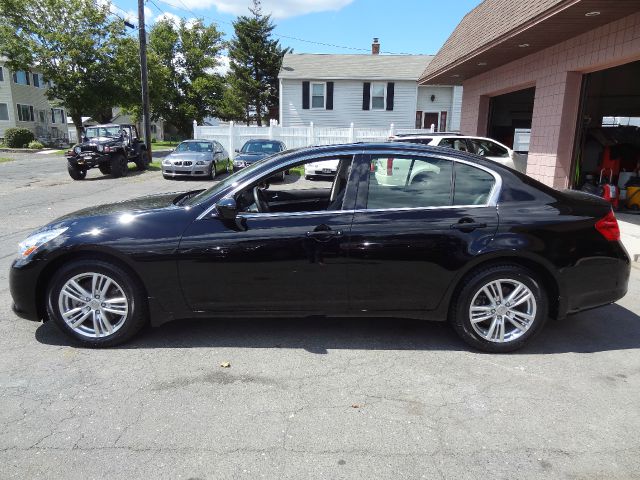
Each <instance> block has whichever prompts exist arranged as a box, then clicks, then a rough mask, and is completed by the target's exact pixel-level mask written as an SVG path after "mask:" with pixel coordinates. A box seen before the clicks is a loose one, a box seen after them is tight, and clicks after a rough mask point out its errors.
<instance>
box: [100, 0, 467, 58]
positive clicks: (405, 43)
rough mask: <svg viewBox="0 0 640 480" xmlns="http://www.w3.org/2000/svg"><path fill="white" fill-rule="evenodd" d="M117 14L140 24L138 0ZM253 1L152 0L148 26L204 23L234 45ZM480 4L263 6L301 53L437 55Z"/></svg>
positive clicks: (438, 0) (354, 1) (374, 0)
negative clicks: (376, 45) (178, 20)
mask: <svg viewBox="0 0 640 480" xmlns="http://www.w3.org/2000/svg"><path fill="white" fill-rule="evenodd" d="M111 2H112V4H113V5H112V11H113V12H114V13H115V14H116V15H118V16H121V17H128V18H129V20H132V21H134V22H135V23H137V13H136V12H137V1H136V0H111ZM250 3H251V2H250V0H146V4H145V5H146V7H145V12H146V13H145V15H146V19H145V24H146V25H147V26H150V25H152V24H153V23H154V22H156V21H157V20H158V18H163V17H174V18H175V17H183V18H185V19H187V20H188V19H190V18H203V19H204V21H205V23H207V24H208V23H212V22H215V23H216V24H217V26H218V27H219V29H220V30H221V31H223V32H224V33H225V37H226V38H227V39H230V38H231V36H232V35H233V26H232V25H231V23H232V22H233V21H234V20H235V18H236V17H237V16H238V15H244V14H247V13H248V6H249V4H250ZM479 3H480V0H449V1H442V0H396V1H395V2H393V1H389V0H262V9H263V11H264V12H265V13H271V14H272V16H273V21H274V23H275V24H276V29H275V31H274V33H275V34H277V35H279V40H280V42H281V44H282V45H283V46H285V47H291V48H293V50H294V52H296V53H369V52H370V51H371V42H372V40H373V37H378V38H379V39H380V43H381V52H382V53H395V54H402V53H408V54H436V53H437V52H438V50H439V49H440V47H441V46H442V44H443V43H444V42H445V40H446V39H447V38H448V37H449V35H450V34H451V32H452V31H453V29H454V28H455V27H456V25H457V24H458V23H459V22H460V20H461V19H462V17H463V16H464V15H465V14H466V13H467V12H469V11H470V10H471V9H473V8H474V7H475V6H476V5H478V4H479Z"/></svg>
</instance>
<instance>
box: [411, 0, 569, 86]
mask: <svg viewBox="0 0 640 480" xmlns="http://www.w3.org/2000/svg"><path fill="white" fill-rule="evenodd" d="M566 1H567V0H517V1H514V0H484V1H483V2H482V3H481V4H480V5H478V6H477V7H476V8H474V9H473V10H471V11H470V12H469V13H467V15H465V17H464V18H463V19H462V21H461V22H460V23H459V24H458V26H457V27H456V29H455V30H454V31H453V33H452V34H451V36H450V37H449V39H448V40H447V41H446V42H445V43H444V45H443V46H442V48H441V49H440V51H439V52H438V53H437V54H436V56H435V58H434V59H433V61H432V62H430V63H429V65H428V66H427V68H426V69H425V71H424V73H423V74H422V75H421V77H427V76H429V75H431V74H433V73H435V72H438V71H439V70H441V69H442V68H445V67H447V66H449V65H451V64H452V63H454V62H456V61H457V60H459V59H461V58H463V57H465V56H466V55H469V54H471V53H472V52H474V51H476V50H478V49H481V48H482V47H483V46H485V45H487V44H490V43H491V42H493V41H495V40H497V39H499V38H500V37H503V36H505V35H506V34H508V33H509V32H511V31H512V30H515V29H517V28H519V27H521V26H522V25H524V24H526V23H527V22H529V21H531V20H533V19H535V18H536V17H538V16H539V15H542V14H544V13H545V12H547V11H549V10H551V9H553V8H554V7H556V6H558V5H559V4H561V3H566Z"/></svg>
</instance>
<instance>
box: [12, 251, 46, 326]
mask: <svg viewBox="0 0 640 480" xmlns="http://www.w3.org/2000/svg"><path fill="white" fill-rule="evenodd" d="M40 263H41V262H38V261H35V262H29V263H24V262H23V261H21V260H19V259H16V260H14V261H13V263H12V264H11V269H10V271H9V291H10V293H11V298H12V299H13V305H12V309H13V311H14V312H15V313H16V315H18V316H19V317H22V318H25V319H27V320H33V321H39V320H42V319H43V317H44V311H40V310H39V308H38V295H39V293H41V292H40V288H41V286H40V285H38V277H39V275H40V273H41V270H42V269H43V268H44V266H43V265H40ZM42 263H43V262H42Z"/></svg>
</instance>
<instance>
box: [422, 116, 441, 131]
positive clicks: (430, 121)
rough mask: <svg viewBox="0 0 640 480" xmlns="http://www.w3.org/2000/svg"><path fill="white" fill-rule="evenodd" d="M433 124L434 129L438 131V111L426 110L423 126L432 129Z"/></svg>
mask: <svg viewBox="0 0 640 480" xmlns="http://www.w3.org/2000/svg"><path fill="white" fill-rule="evenodd" d="M431 125H433V131H434V132H437V131H438V112H424V123H423V128H427V129H431Z"/></svg>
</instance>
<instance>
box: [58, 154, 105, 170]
mask: <svg viewBox="0 0 640 480" xmlns="http://www.w3.org/2000/svg"><path fill="white" fill-rule="evenodd" d="M67 161H68V162H69V163H70V164H72V165H74V166H77V167H79V168H93V167H97V166H98V165H100V164H101V163H103V162H107V161H109V155H105V154H103V153H98V152H87V153H82V154H80V155H73V156H67Z"/></svg>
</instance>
